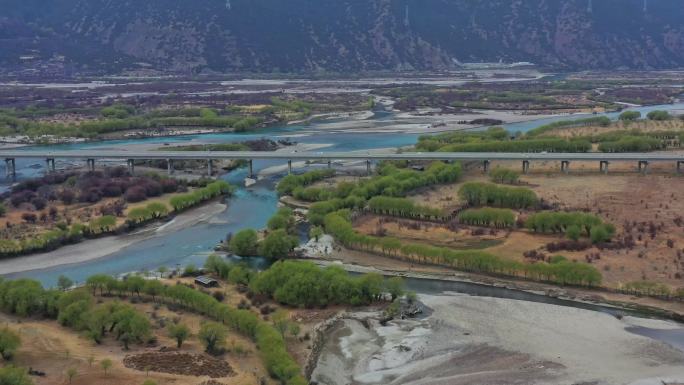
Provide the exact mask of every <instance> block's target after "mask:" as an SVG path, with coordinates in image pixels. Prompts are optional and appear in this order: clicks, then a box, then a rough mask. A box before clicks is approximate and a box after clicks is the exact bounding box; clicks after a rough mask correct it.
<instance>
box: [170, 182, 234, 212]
mask: <svg viewBox="0 0 684 385" xmlns="http://www.w3.org/2000/svg"><path fill="white" fill-rule="evenodd" d="M234 191H235V187H233V186H231V185H230V184H229V183H228V182H226V181H223V180H217V181H215V182H211V183H209V184H208V185H207V186H206V187H203V188H200V189H197V190H195V191H193V192H191V193H187V194H182V195H177V196H175V197H173V198H171V200H170V201H169V203H170V204H171V207H173V209H174V211H183V210H186V209H188V208H190V207H192V206H196V205H198V204H200V203H202V202H204V201H207V200H209V199H213V198H216V197H218V196H221V195H232V194H233V192H234Z"/></svg>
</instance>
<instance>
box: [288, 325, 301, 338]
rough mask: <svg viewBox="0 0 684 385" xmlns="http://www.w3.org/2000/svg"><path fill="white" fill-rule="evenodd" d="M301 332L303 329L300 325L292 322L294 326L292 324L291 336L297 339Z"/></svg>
mask: <svg viewBox="0 0 684 385" xmlns="http://www.w3.org/2000/svg"><path fill="white" fill-rule="evenodd" d="M301 331H302V328H301V327H300V326H299V324H298V323H296V322H292V324H290V334H292V336H293V337H295V338H296V337H297V336H298V335H299V333H301Z"/></svg>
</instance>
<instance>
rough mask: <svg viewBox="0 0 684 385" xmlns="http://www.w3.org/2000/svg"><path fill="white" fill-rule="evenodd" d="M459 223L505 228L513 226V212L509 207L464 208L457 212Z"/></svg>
mask: <svg viewBox="0 0 684 385" xmlns="http://www.w3.org/2000/svg"><path fill="white" fill-rule="evenodd" d="M458 220H459V222H461V223H464V224H467V225H473V226H487V227H496V228H506V227H513V226H515V214H514V213H513V211H511V210H509V209H495V208H489V207H485V208H481V209H469V210H464V211H462V212H460V213H459V214H458Z"/></svg>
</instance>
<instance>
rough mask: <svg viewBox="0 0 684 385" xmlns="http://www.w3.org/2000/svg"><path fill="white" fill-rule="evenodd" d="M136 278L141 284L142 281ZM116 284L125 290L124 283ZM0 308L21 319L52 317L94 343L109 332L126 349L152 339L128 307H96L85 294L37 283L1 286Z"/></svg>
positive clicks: (139, 317)
mask: <svg viewBox="0 0 684 385" xmlns="http://www.w3.org/2000/svg"><path fill="white" fill-rule="evenodd" d="M109 278H110V279H111V280H113V281H116V280H115V279H114V278H112V277H109ZM137 278H138V279H139V280H141V281H143V284H144V280H143V279H142V278H140V277H137ZM117 282H120V281H117ZM118 285H121V286H122V287H127V286H126V283H119V284H118ZM0 308H2V310H3V311H4V312H6V313H10V314H16V315H18V316H20V317H32V316H39V317H47V318H55V319H57V320H58V321H59V322H60V324H62V325H64V326H68V327H71V328H73V329H75V330H77V331H84V332H86V334H87V335H88V336H89V337H90V338H92V339H93V340H94V341H95V342H97V343H99V342H100V341H101V339H102V338H103V337H104V335H105V334H106V333H107V332H108V331H109V332H112V333H114V334H115V335H116V339H117V340H119V341H121V342H122V343H123V345H124V347H125V348H127V347H128V344H129V343H132V342H134V343H144V342H147V341H148V340H149V338H150V336H151V325H150V323H149V321H148V320H147V317H146V316H144V315H142V314H140V313H139V312H138V311H137V310H135V309H134V308H133V307H131V306H128V305H124V304H121V303H118V302H110V303H105V304H99V305H95V301H94V299H93V297H92V296H91V295H90V294H89V293H87V292H86V291H83V290H74V291H70V292H61V291H57V290H45V289H44V288H43V286H42V285H41V284H40V283H39V282H37V281H34V280H29V279H19V280H14V281H3V282H2V283H0Z"/></svg>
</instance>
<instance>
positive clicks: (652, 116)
mask: <svg viewBox="0 0 684 385" xmlns="http://www.w3.org/2000/svg"><path fill="white" fill-rule="evenodd" d="M646 117H647V118H648V119H649V120H670V118H671V116H670V113H669V112H667V111H664V110H655V111H651V112H649V113H648V114H647V115H646Z"/></svg>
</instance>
